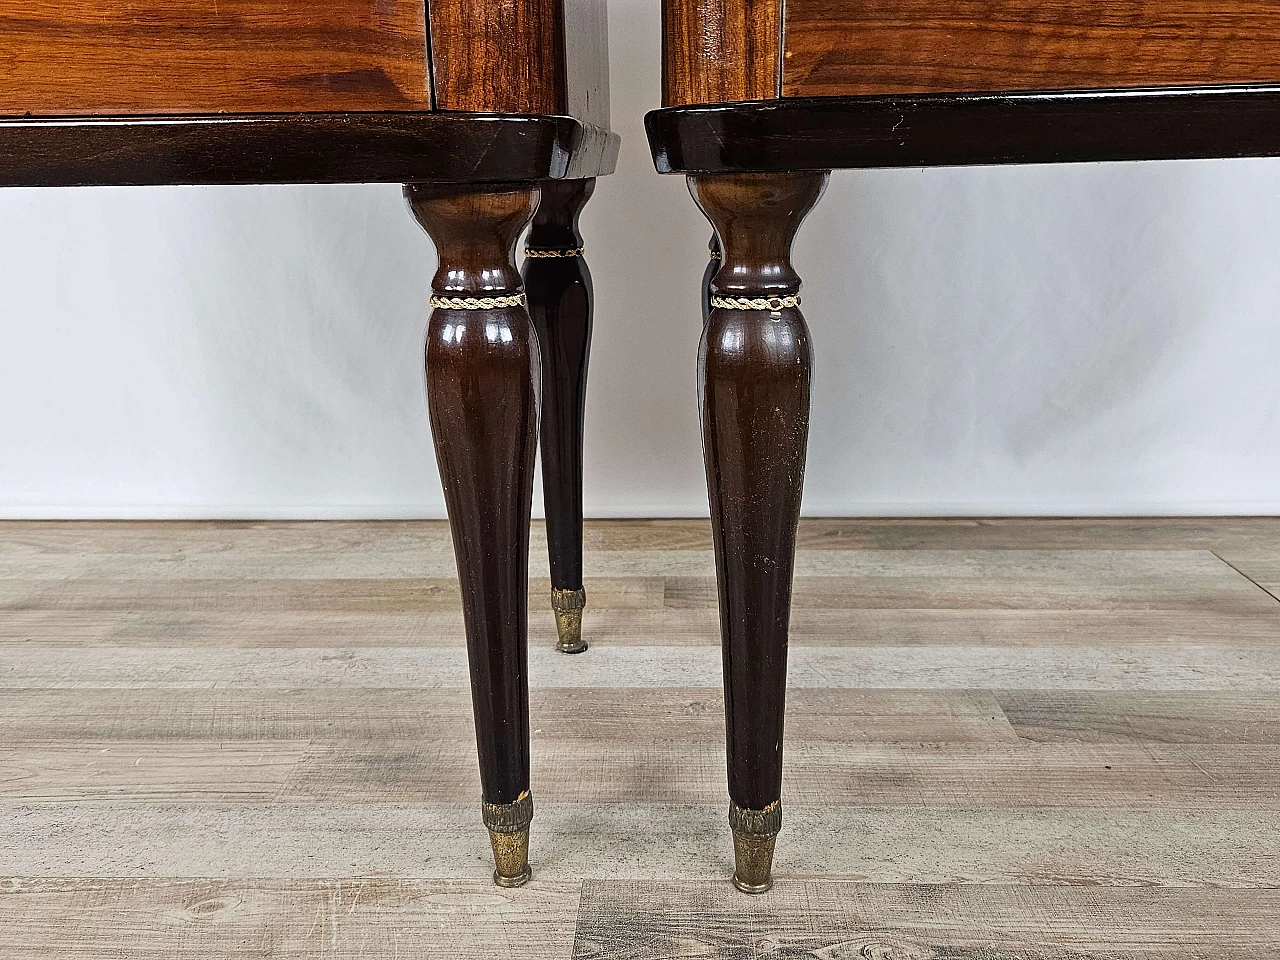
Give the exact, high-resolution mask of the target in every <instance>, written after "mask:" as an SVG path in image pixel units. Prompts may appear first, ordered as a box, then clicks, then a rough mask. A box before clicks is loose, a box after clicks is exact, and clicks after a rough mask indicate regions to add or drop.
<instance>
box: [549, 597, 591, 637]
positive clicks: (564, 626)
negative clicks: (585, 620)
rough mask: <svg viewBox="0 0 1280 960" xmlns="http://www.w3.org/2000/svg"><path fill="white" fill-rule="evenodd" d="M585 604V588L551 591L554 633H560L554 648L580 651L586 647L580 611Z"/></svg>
mask: <svg viewBox="0 0 1280 960" xmlns="http://www.w3.org/2000/svg"><path fill="white" fill-rule="evenodd" d="M586 606H587V591H586V590H555V589H553V590H552V591H551V609H552V610H554V611H555V613H556V633H558V634H559V635H560V641H559V642H558V643H557V644H556V649H557V650H559V651H560V652H561V653H582V651H584V650H586V649H587V644H586V641H585V640H583V639H582V611H583V610H585V609H586Z"/></svg>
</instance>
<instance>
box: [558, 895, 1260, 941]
mask: <svg viewBox="0 0 1280 960" xmlns="http://www.w3.org/2000/svg"><path fill="white" fill-rule="evenodd" d="M766 950H767V951H768V953H766V952H765V951H766ZM1277 951H1280V891H1275V890H1258V891H1239V890H1215V891H1194V892H1193V891H1187V890H1169V889H1139V888H1129V889H1117V888H1112V889H1109V890H1107V891H1106V893H1105V894H1100V892H1099V891H1098V890H1096V889H1082V888H1072V887H1037V888H1024V887H1001V886H959V885H954V884H952V885H920V886H905V885H896V884H894V885H890V884H870V883H859V884H840V883H813V882H803V881H786V882H782V883H779V884H778V885H777V886H776V887H775V888H774V890H773V893H772V895H771V896H769V897H757V898H753V899H751V900H743V898H741V897H737V896H734V893H733V891H732V890H728V889H726V888H725V885H723V884H709V883H701V884H699V883H679V882H673V883H637V882H634V881H631V882H628V881H597V880H590V881H587V882H586V883H584V884H583V888H582V906H581V908H580V911H579V920H578V930H577V937H576V938H575V944H574V953H573V956H574V960H605V958H607V960H674V958H678V957H706V958H714V960H731V958H736V957H758V956H765V955H774V956H787V957H841V958H843V957H864V958H884V960H890V958H897V957H902V958H908V960H914V958H946V960H1026V958H1028V957H1037V958H1043V960H1114V958H1117V957H1128V958H1142V960H1188V958H1203V960H1219V958H1221V957H1232V958H1253V960H1263V958H1269V957H1272V956H1274V955H1275V954H1276V952H1277Z"/></svg>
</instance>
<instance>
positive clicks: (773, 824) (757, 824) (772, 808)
mask: <svg viewBox="0 0 1280 960" xmlns="http://www.w3.org/2000/svg"><path fill="white" fill-rule="evenodd" d="M729 828H730V829H731V830H732V831H733V858H734V863H735V868H734V871H733V885H734V886H735V887H737V888H738V889H739V890H741V891H742V892H743V893H766V892H768V891H769V890H772V889H773V850H774V845H775V843H776V841H777V839H778V833H779V831H780V830H781V829H782V803H781V801H774V802H773V803H771V804H769V806H767V807H765V808H764V809H763V810H746V809H744V808H742V807H740V806H738V805H737V804H736V803H734V802H732V801H730V802H729Z"/></svg>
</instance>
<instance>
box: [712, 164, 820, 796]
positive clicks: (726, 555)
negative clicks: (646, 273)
mask: <svg viewBox="0 0 1280 960" xmlns="http://www.w3.org/2000/svg"><path fill="white" fill-rule="evenodd" d="M825 184H826V177H825V176H824V175H821V174H807V173H800V174H778V175H740V176H725V177H692V178H690V190H691V192H692V193H693V195H694V199H695V200H696V201H697V203H698V206H699V207H701V209H702V211H703V213H705V214H706V216H707V218H708V219H709V220H710V221H711V223H712V225H713V226H714V227H715V231H716V235H717V237H718V238H719V241H720V247H721V250H722V256H723V261H722V262H721V266H720V269H719V271H718V272H717V273H716V276H715V279H714V280H713V281H712V291H713V293H715V294H718V295H720V296H723V297H783V296H787V295H790V294H795V293H796V292H797V291H798V290H799V288H800V278H799V276H798V275H797V274H796V272H795V270H794V269H793V268H792V266H791V262H790V257H791V244H792V242H793V240H794V239H795V234H796V231H797V230H798V229H799V227H800V223H801V221H803V219H804V217H805V215H806V214H808V212H809V211H810V210H811V209H812V208H813V206H814V204H815V203H817V201H818V198H819V197H820V196H821V194H822V190H823V188H824V186H825ZM811 366H812V351H811V349H810V347H809V332H808V329H807V327H806V325H805V321H804V317H803V315H802V314H801V313H800V311H799V309H797V308H795V307H790V308H780V309H778V310H776V311H773V312H770V311H767V310H736V309H733V310H730V309H724V308H720V307H716V308H714V309H712V311H711V315H710V317H709V319H708V321H707V325H706V329H705V330H704V332H703V337H702V344H701V348H700V351H699V359H698V367H699V373H700V383H699V395H700V397H701V404H702V434H703V450H704V454H705V458H706V469H707V487H708V492H709V495H710V501H711V520H712V529H713V538H714V542H715V556H716V576H717V581H718V584H719V592H720V624H721V634H722V643H723V655H724V684H725V712H726V720H727V730H728V770H729V796H730V798H731V799H732V800H733V801H734V802H735V803H737V804H738V805H739V806H741V807H743V808H745V809H748V810H763V809H764V808H766V807H768V806H769V805H770V804H773V803H775V802H776V801H778V800H779V799H780V797H781V790H782V731H783V714H784V702H785V694H786V681H787V629H788V622H789V619H790V614H791V578H792V569H793V563H794V553H795V537H796V527H797V524H798V523H799V520H800V495H801V489H802V486H803V480H804V464H805V450H806V444H807V442H808V432H809V394H810V368H811Z"/></svg>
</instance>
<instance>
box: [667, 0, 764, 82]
mask: <svg viewBox="0 0 1280 960" xmlns="http://www.w3.org/2000/svg"><path fill="white" fill-rule="evenodd" d="M782 10H783V0H662V49H663V59H662V102H663V104H664V105H665V106H668V107H671V106H677V105H679V104H685V103H721V102H723V101H736V100H768V99H770V98H772V97H778V96H781V91H782V86H781V84H782V19H783V17H782Z"/></svg>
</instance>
